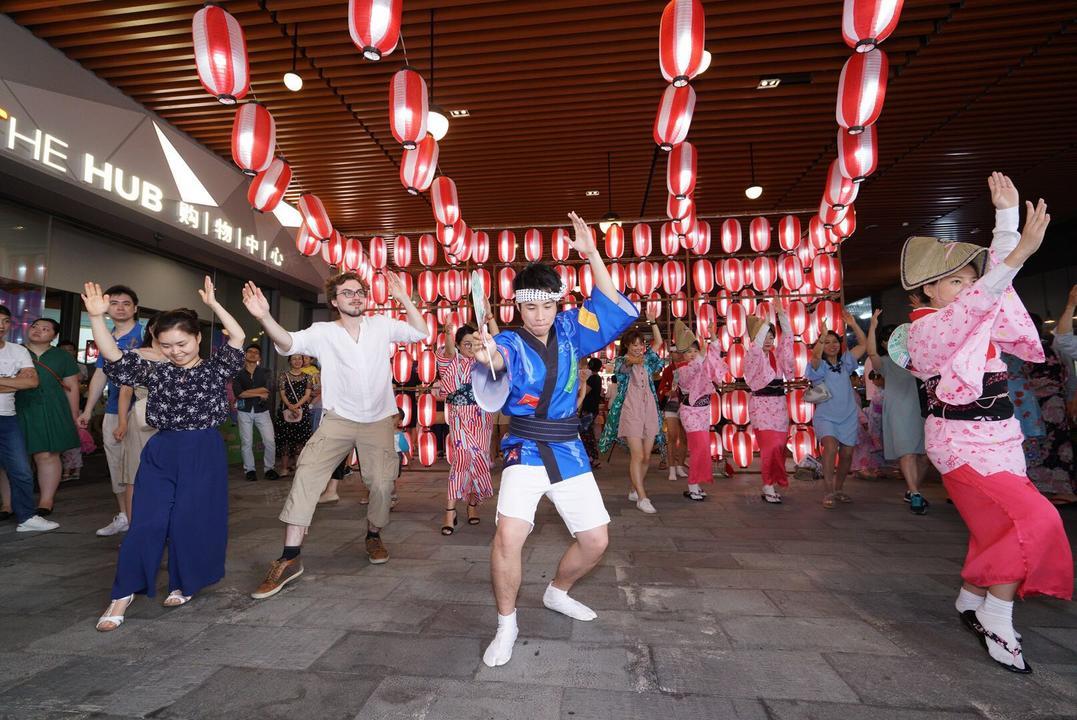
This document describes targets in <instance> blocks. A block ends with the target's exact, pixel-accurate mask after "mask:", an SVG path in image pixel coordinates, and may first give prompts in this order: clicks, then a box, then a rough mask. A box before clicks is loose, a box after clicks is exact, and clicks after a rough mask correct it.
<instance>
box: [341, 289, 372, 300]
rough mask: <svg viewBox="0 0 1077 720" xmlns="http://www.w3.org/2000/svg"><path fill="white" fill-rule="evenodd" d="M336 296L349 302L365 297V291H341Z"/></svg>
mask: <svg viewBox="0 0 1077 720" xmlns="http://www.w3.org/2000/svg"><path fill="white" fill-rule="evenodd" d="M337 296H343V297H344V298H345V299H347V300H351V299H352V298H356V297H361V298H364V297H366V291H364V290H341V291H340V292H338V293H337Z"/></svg>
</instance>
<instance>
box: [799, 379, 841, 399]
mask: <svg viewBox="0 0 1077 720" xmlns="http://www.w3.org/2000/svg"><path fill="white" fill-rule="evenodd" d="M832 397H834V395H833V393H831V392H830V388H828V387H827V386H826V383H825V382H820V383H815V384H814V385H812V386H811V387H810V388H808V389H807V390H805V391H804V402H806V403H811V404H812V405H818V404H819V403H825V402H826V401H827V400H829V399H830V398H832Z"/></svg>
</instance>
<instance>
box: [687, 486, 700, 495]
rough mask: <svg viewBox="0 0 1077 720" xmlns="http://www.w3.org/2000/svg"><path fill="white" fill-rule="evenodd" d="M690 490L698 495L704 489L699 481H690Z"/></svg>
mask: <svg viewBox="0 0 1077 720" xmlns="http://www.w3.org/2000/svg"><path fill="white" fill-rule="evenodd" d="M688 492H690V493H695V494H696V495H698V494H699V493H701V492H703V490H702V489H701V488H700V487H699V483H688Z"/></svg>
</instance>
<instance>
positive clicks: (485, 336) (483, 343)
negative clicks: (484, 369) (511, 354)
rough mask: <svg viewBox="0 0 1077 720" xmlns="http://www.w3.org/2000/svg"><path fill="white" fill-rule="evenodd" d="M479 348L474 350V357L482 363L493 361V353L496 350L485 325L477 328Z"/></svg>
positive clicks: (487, 363)
mask: <svg viewBox="0 0 1077 720" xmlns="http://www.w3.org/2000/svg"><path fill="white" fill-rule="evenodd" d="M479 346H480V347H479V349H478V350H476V351H475V359H476V360H478V361H479V362H481V363H482V364H483V365H490V364H491V363H492V362H493V353H495V352H497V350H496V349H495V348H496V345H495V344H494V339H493V337H491V336H490V333H489V331H487V329H486V326H483V327H481V328H479Z"/></svg>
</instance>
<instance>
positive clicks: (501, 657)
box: [482, 610, 520, 667]
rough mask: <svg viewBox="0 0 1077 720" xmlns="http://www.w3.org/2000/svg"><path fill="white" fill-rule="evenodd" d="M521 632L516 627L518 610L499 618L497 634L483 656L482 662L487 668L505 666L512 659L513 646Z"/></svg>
mask: <svg viewBox="0 0 1077 720" xmlns="http://www.w3.org/2000/svg"><path fill="white" fill-rule="evenodd" d="M519 632H520V630H519V628H517V627H516V610H513V611H512V613H511V614H509V615H498V616H497V634H496V635H494V639H493V642H491V643H490V644H489V645H488V646H487V647H486V652H485V653H483V655H482V661H483V662H484V663H486V665H487V667H497V666H498V665H504V664H505V663H507V662H508V661H509V660H511V659H512V646H513V645H514V644H515V643H516V636H517V635H518V634H519Z"/></svg>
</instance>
